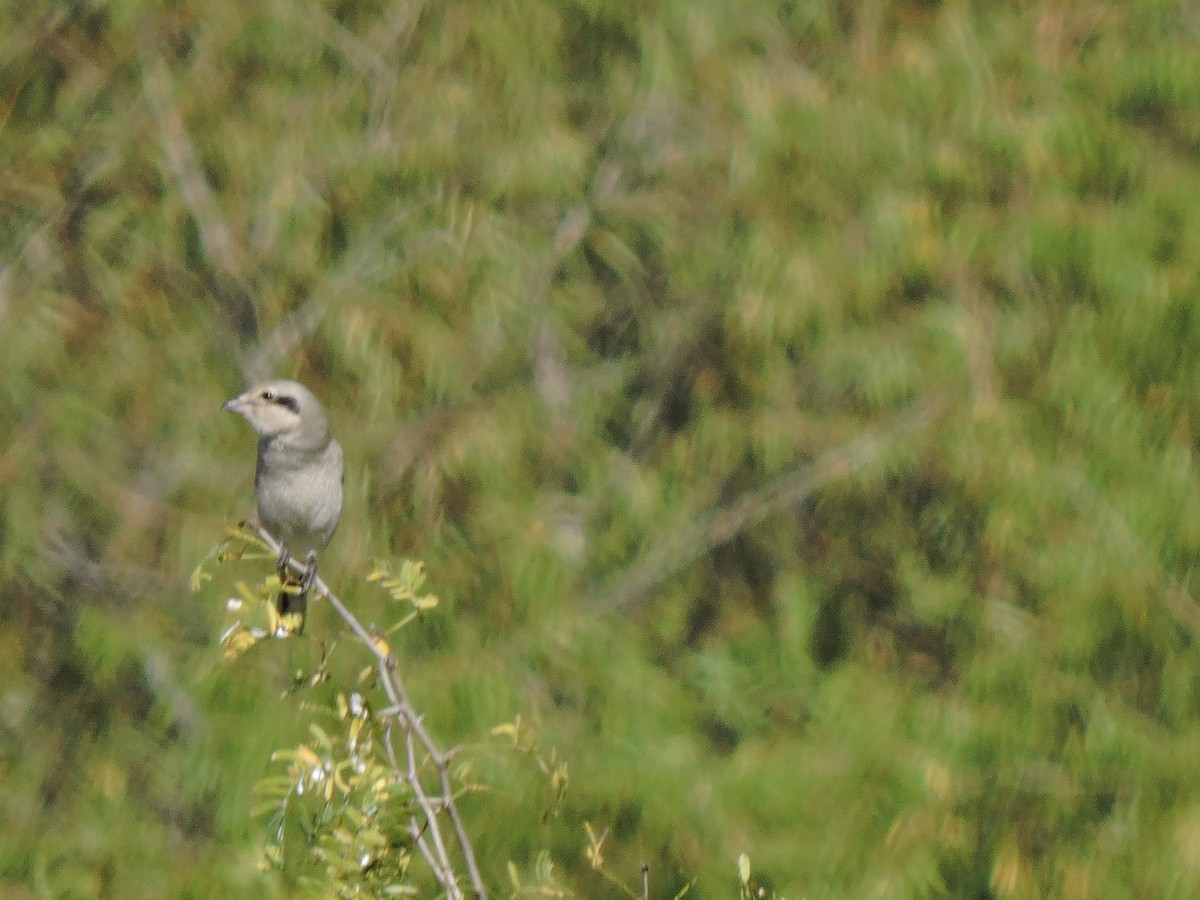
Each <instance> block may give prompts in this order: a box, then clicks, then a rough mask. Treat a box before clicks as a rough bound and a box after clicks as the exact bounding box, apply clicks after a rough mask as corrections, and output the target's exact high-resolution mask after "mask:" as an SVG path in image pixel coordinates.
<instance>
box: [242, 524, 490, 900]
mask: <svg viewBox="0 0 1200 900" xmlns="http://www.w3.org/2000/svg"><path fill="white" fill-rule="evenodd" d="M252 527H253V528H254V531H255V533H256V534H257V535H258V537H259V538H260V539H261V540H262V541H263V543H264V544H266V545H267V547H268V548H269V549H270V551H271V552H272V553H274V554H278V553H279V552H280V549H281V548H280V544H279V542H278V541H277V540H275V538H274V536H272V535H271V533H270V532H268V531H267V530H266V529H265V528H263V527H262V526H261V525H258V524H254V525H253V526H252ZM286 565H287V566H288V568H290V569H292V570H293V571H295V572H297V573H298V574H303V573H304V571H305V567H306V564H305V562H304V561H303V560H299V559H296V558H295V557H292V556H289V557H288V558H287V561H286ZM312 590H313V591H315V592H316V593H317V594H319V595H320V596H322V597H324V598H325V599H326V600H327V601H329V605H330V606H332V607H333V609H334V612H336V613H337V614H338V615H339V616H340V617H341V619H342V621H343V622H345V623H346V625H347V626H349V628H350V630H351V631H352V632H353V633H354V636H355V637H357V638H358V640H359V641H360V642H361V643H362V645H363V646H364V647H366V648H367V650H368V651H369V652H370V654H371V655H372V656H373V657H374V658H375V668H376V671H377V673H378V676H379V684H380V686H381V687H382V688H383V692H384V694H385V695H386V697H387V699H388V703H389V706H388V707H387V708H386V709H384V710H382V711H381V712H380V716H382V717H385V718H387V719H388V720H389V721H388V725H387V728H386V730H385V741H384V744H385V746H386V748H387V754H388V759H389V761H390V762H391V763H392V766H393V767H394V768H395V770H396V773H397V775H398V776H399V777H400V778H403V779H404V781H405V783H407V784H408V786H409V788H410V790H411V791H412V794H413V797H414V798H415V800H416V803H417V806H418V808H419V809H420V816H418V815H417V814H415V813H414V814H413V815H411V816H410V817H409V821H408V831H409V834H410V835H411V836H412V838H413V841H414V842H415V843H416V845H417V849H418V850H419V851H420V853H421V855H422V856H423V857H424V858H425V860H426V862H428V863H429V867H430V868H431V869H432V870H433V874H434V876H435V877H436V878H437V880H438V882H439V883H440V884H441V885H442V887H443V888H445V890H446V896H448V897H450V898H453V900H463V898H464V897H465V895H464V893H463V888H462V885H460V884H459V883H458V882H459V879H458V876H457V875H456V874H455V867H454V862H453V860H452V858H451V854H450V850H449V848H448V847H447V845H446V842H445V839H444V837H443V835H442V823H441V818H440V816H439V813H445V814H446V816H447V817H448V818H449V819H450V822H451V825H452V827H453V828H454V834H455V838H456V839H457V841H458V848H459V851H460V852H461V853H462V857H463V862H464V865H465V866H466V870H467V876H468V878H469V879H470V882H471V891H472V893H473V894H474V896H475V897H477V898H479V900H486V898H487V889H486V888H485V887H484V884H483V878H482V877H481V876H480V874H479V866H478V865H477V863H476V862H475V851H474V850H473V848H472V846H471V840H470V837H469V836H468V834H467V830H466V827H465V826H464V824H463V820H462V817H461V816H460V815H459V812H458V806H457V804H456V803H455V800H454V786H453V783H452V782H451V780H450V761H451V759H452V758H453V751H451V752H444V751H442V750H441V749H440V748H439V747H438V745H437V743H436V742H435V741H434V740H433V737H432V735H430V733H429V730H428V729H427V728H426V727H425V724H424V722H423V721H422V720H421V717H420V716H419V715H417V712H416V710H415V709H414V708H413V705H412V703H411V702H409V699H408V694H407V692H406V691H405V690H404V684H403V682H402V681H401V680H400V676H399V674H398V673H397V671H396V658H395V657H394V656H392V654H391V653H390V652H389V651H388V650H387V649H385V648H386V646H387V645H386V644H385V643H384V642H383V641H382V640H381V639H379V638H377V637H376V636H374V635H373V634H371V632H370V631H368V630H367V629H366V628H365V627H364V626H363V624H362V623H361V622H360V621H359V620H358V617H357V616H355V615H354V613H352V612H350V610H349V609H347V608H346V605H345V604H344V603H342V601H341V600H340V599H338V597H337V595H336V594H334V593H333V591H331V590H330V589H329V585H327V584H326V583H325V581H324V580H323V579H322V578H321V576H320V575H319V574H318V575H316V576H315V577H314V578H313V582H312ZM393 722H395V723H398V724H399V726H400V728H401V729H402V730H403V731H404V748H405V753H406V756H407V759H406V761H405V763H404V764H403V765H401V764H400V762H399V761H398V759H397V757H396V753H395V749H394V747H393V746H392V737H391V733H392V732H391V729H392V723H393ZM418 747H419V748H420V750H422V751H424V754H425V756H426V757H427V758H428V760H429V762H430V763H432V765H433V767H434V768H435V769H436V770H437V773H438V790H437V791H435V792H434V793H433V794H431V793H430V792H429V791H427V790H426V788H425V785H424V784H423V783H422V781H421V778H420V768H421V767H420V764H419V763H420V760H418ZM422 820H423V821H422Z"/></svg>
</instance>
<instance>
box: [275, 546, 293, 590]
mask: <svg viewBox="0 0 1200 900" xmlns="http://www.w3.org/2000/svg"><path fill="white" fill-rule="evenodd" d="M291 557H292V555H291V554H290V553H288V548H287V547H285V546H284V545H283V544H280V545H279V555H278V556H277V557H275V569H276V570H277V571H278V572H279V580H280V581H283V580H284V576H285V575H286V574H287V570H288V560H289V559H291Z"/></svg>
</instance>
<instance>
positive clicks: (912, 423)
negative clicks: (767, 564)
mask: <svg viewBox="0 0 1200 900" xmlns="http://www.w3.org/2000/svg"><path fill="white" fill-rule="evenodd" d="M944 407H945V403H944V402H943V401H942V400H941V399H933V400H927V401H925V402H923V403H919V404H917V405H916V406H913V407H912V408H910V409H909V410H908V411H906V412H905V413H902V414H901V415H900V416H898V417H897V418H896V419H894V420H893V421H892V422H890V423H888V424H887V425H886V426H883V427H881V428H877V429H870V430H868V431H866V432H865V433H863V434H861V435H859V436H858V437H857V438H855V439H854V440H852V441H850V442H849V443H847V444H845V445H843V446H841V447H835V448H834V449H832V450H828V451H826V452H825V453H824V454H822V455H821V456H819V457H818V458H817V459H816V460H814V461H813V462H811V463H807V464H805V465H803V466H800V467H798V468H796V469H793V470H792V471H790V472H787V473H785V474H784V475H782V476H780V477H779V478H778V479H777V480H776V481H775V482H774V483H773V484H769V485H767V486H766V487H763V488H759V489H758V490H755V491H750V492H748V493H746V494H743V495H742V496H741V497H740V498H738V499H737V500H736V501H734V502H733V503H731V504H729V505H728V506H725V507H721V508H718V509H714V510H712V511H710V512H709V513H707V514H706V515H703V516H700V517H698V519H697V520H696V521H695V522H694V523H693V524H692V525H690V526H689V527H685V528H681V529H678V530H677V531H674V532H672V533H671V535H670V536H668V537H667V539H666V540H664V541H663V542H662V543H660V544H657V545H655V546H653V547H651V548H650V549H649V550H648V551H646V553H644V554H643V555H642V557H641V558H640V559H638V560H637V561H636V562H634V563H632V564H631V565H630V566H629V567H628V568H626V570H625V571H624V572H623V573H622V574H620V575H618V576H617V577H615V578H613V579H611V580H610V581H609V582H608V584H607V585H605V586H603V587H602V588H601V589H600V590H599V591H598V592H597V599H598V601H599V603H600V604H601V605H602V606H603V607H604V608H605V609H608V610H613V609H620V608H622V607H625V606H629V605H631V604H634V603H638V602H640V601H642V600H643V599H644V598H645V597H646V596H647V595H648V594H649V592H650V591H651V590H652V589H653V588H654V587H655V586H657V585H658V584H660V583H661V582H663V581H664V580H666V579H667V578H668V577H669V576H670V575H671V574H673V573H674V572H677V571H679V570H680V569H682V568H683V567H684V566H686V565H687V564H689V563H690V562H692V561H693V560H695V559H697V558H698V557H700V556H701V555H703V554H704V553H707V552H708V551H710V550H712V549H713V548H714V547H718V546H720V545H721V544H724V543H727V542H728V541H730V540H731V539H732V538H734V537H735V536H737V535H738V534H740V533H741V532H742V531H744V530H745V529H747V528H749V527H751V526H753V525H756V524H758V523H759V522H761V521H762V520H763V519H765V518H766V517H767V516H768V515H770V514H771V513H773V512H774V511H776V510H778V509H785V508H787V507H790V506H795V505H796V504H797V503H800V502H802V501H803V500H805V499H806V498H807V497H809V496H811V495H812V494H813V493H814V492H816V491H818V490H820V489H821V488H823V487H824V486H825V485H827V484H830V483H831V482H834V481H837V480H838V479H840V478H845V477H847V476H849V475H851V474H853V473H854V472H856V471H858V470H859V469H862V468H863V467H865V466H867V465H868V464H870V463H872V462H874V461H875V460H876V459H878V458H879V456H881V455H882V454H883V452H884V450H886V449H887V448H888V447H891V446H893V445H894V444H895V443H896V441H897V440H899V438H901V437H903V436H905V435H908V434H911V433H913V432H915V431H919V430H920V429H921V428H924V427H925V426H926V425H928V424H929V422H931V421H932V420H933V419H934V418H935V417H936V416H937V415H938V414H939V413H940V412H941V410H942V409H943V408H944Z"/></svg>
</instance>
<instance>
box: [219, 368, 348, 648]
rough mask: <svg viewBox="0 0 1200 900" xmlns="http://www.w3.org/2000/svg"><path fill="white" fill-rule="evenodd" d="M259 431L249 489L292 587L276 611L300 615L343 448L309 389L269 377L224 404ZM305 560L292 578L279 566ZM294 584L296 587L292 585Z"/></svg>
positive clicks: (328, 533)
mask: <svg viewBox="0 0 1200 900" xmlns="http://www.w3.org/2000/svg"><path fill="white" fill-rule="evenodd" d="M224 409H225V410H226V411H228V412H233V413H237V414H238V415H240V416H243V417H244V418H245V419H246V421H247V422H249V423H250V425H251V427H253V428H254V430H255V431H257V432H258V435H259V437H258V465H257V468H256V470H255V473H254V488H255V493H256V495H257V498H258V517H259V519H260V520H261V521H262V524H263V526H264V527H265V528H266V529H267V530H268V531H269V532H271V534H273V535H274V536H275V538H276V539H277V540H279V541H280V542H281V543H282V544H283V550H282V551H281V552H280V554H279V571H280V578H281V580H282V581H283V582H284V584H285V585H289V586H290V587H291V588H292V591H294V593H293V592H289V591H287V590H285V591H284V592H282V593H281V594H280V597H279V612H280V613H284V614H286V613H299V614H300V622H301V627H303V616H304V611H305V606H306V594H307V591H308V588H309V586H310V585H311V584H312V579H313V578H314V577H315V575H316V557H317V551H318V550H322V549H324V547H325V545H326V544H328V543H329V540H330V538H332V537H333V532H334V531H335V530H336V529H337V525H338V519H339V518H340V517H341V514H342V479H343V466H342V448H341V445H340V444H338V442H337V441H335V440H334V439H333V435H331V434H330V433H329V421H328V420H327V419H326V418H325V411H324V410H323V409H322V408H321V404H320V402H319V401H318V400H317V398H316V397H314V396H313V394H312V392H311V391H309V389H308V388H306V387H304V386H303V385H301V384H297V383H296V382H294V381H283V380H276V381H267V382H263V383H262V384H260V385H258V386H257V387H253V388H251V389H250V390H248V391H246V393H244V394H242V395H240V396H238V397H234V398H233V399H232V400H230V401H229V402H228V403H226V404H225V406H224ZM289 553H290V554H291V555H295V556H300V555H303V556H304V558H305V561H306V563H307V568H306V570H305V573H304V576H303V577H302V579H301V580H300V582H299V583H297V582H296V581H295V579H294V577H291V578H290V580H289V576H290V573H288V571H287V570H286V568H285V563H286V561H287V557H288V554H289ZM297 588H298V590H297Z"/></svg>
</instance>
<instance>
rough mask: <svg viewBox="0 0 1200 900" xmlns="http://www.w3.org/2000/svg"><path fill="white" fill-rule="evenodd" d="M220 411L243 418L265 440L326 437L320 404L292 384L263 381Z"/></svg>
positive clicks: (301, 387) (327, 431)
mask: <svg viewBox="0 0 1200 900" xmlns="http://www.w3.org/2000/svg"><path fill="white" fill-rule="evenodd" d="M223 409H225V410H226V411H227V412H232V413H237V414H238V415H240V416H242V417H243V418H245V420H246V421H247V422H249V423H250V425H251V427H253V428H254V430H255V431H257V432H258V433H259V434H260V435H261V436H262V437H264V438H278V437H282V436H294V437H296V438H298V439H307V440H311V441H314V442H316V441H321V440H323V439H325V438H327V437H328V435H329V424H328V422H327V421H326V419H325V412H324V410H322V409H321V403H320V401H318V400H317V398H316V397H314V396H313V394H312V392H311V391H310V390H309V389H308V388H306V387H305V386H304V385H302V384H297V383H296V382H295V381H283V380H276V381H265V382H263V383H262V384H260V385H257V386H256V387H252V388H251V389H250V390H248V391H246V393H244V394H239V395H238V396H237V397H234V398H233V399H232V400H230V401H229V402H227V403H226V404H225V406H224V407H223Z"/></svg>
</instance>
